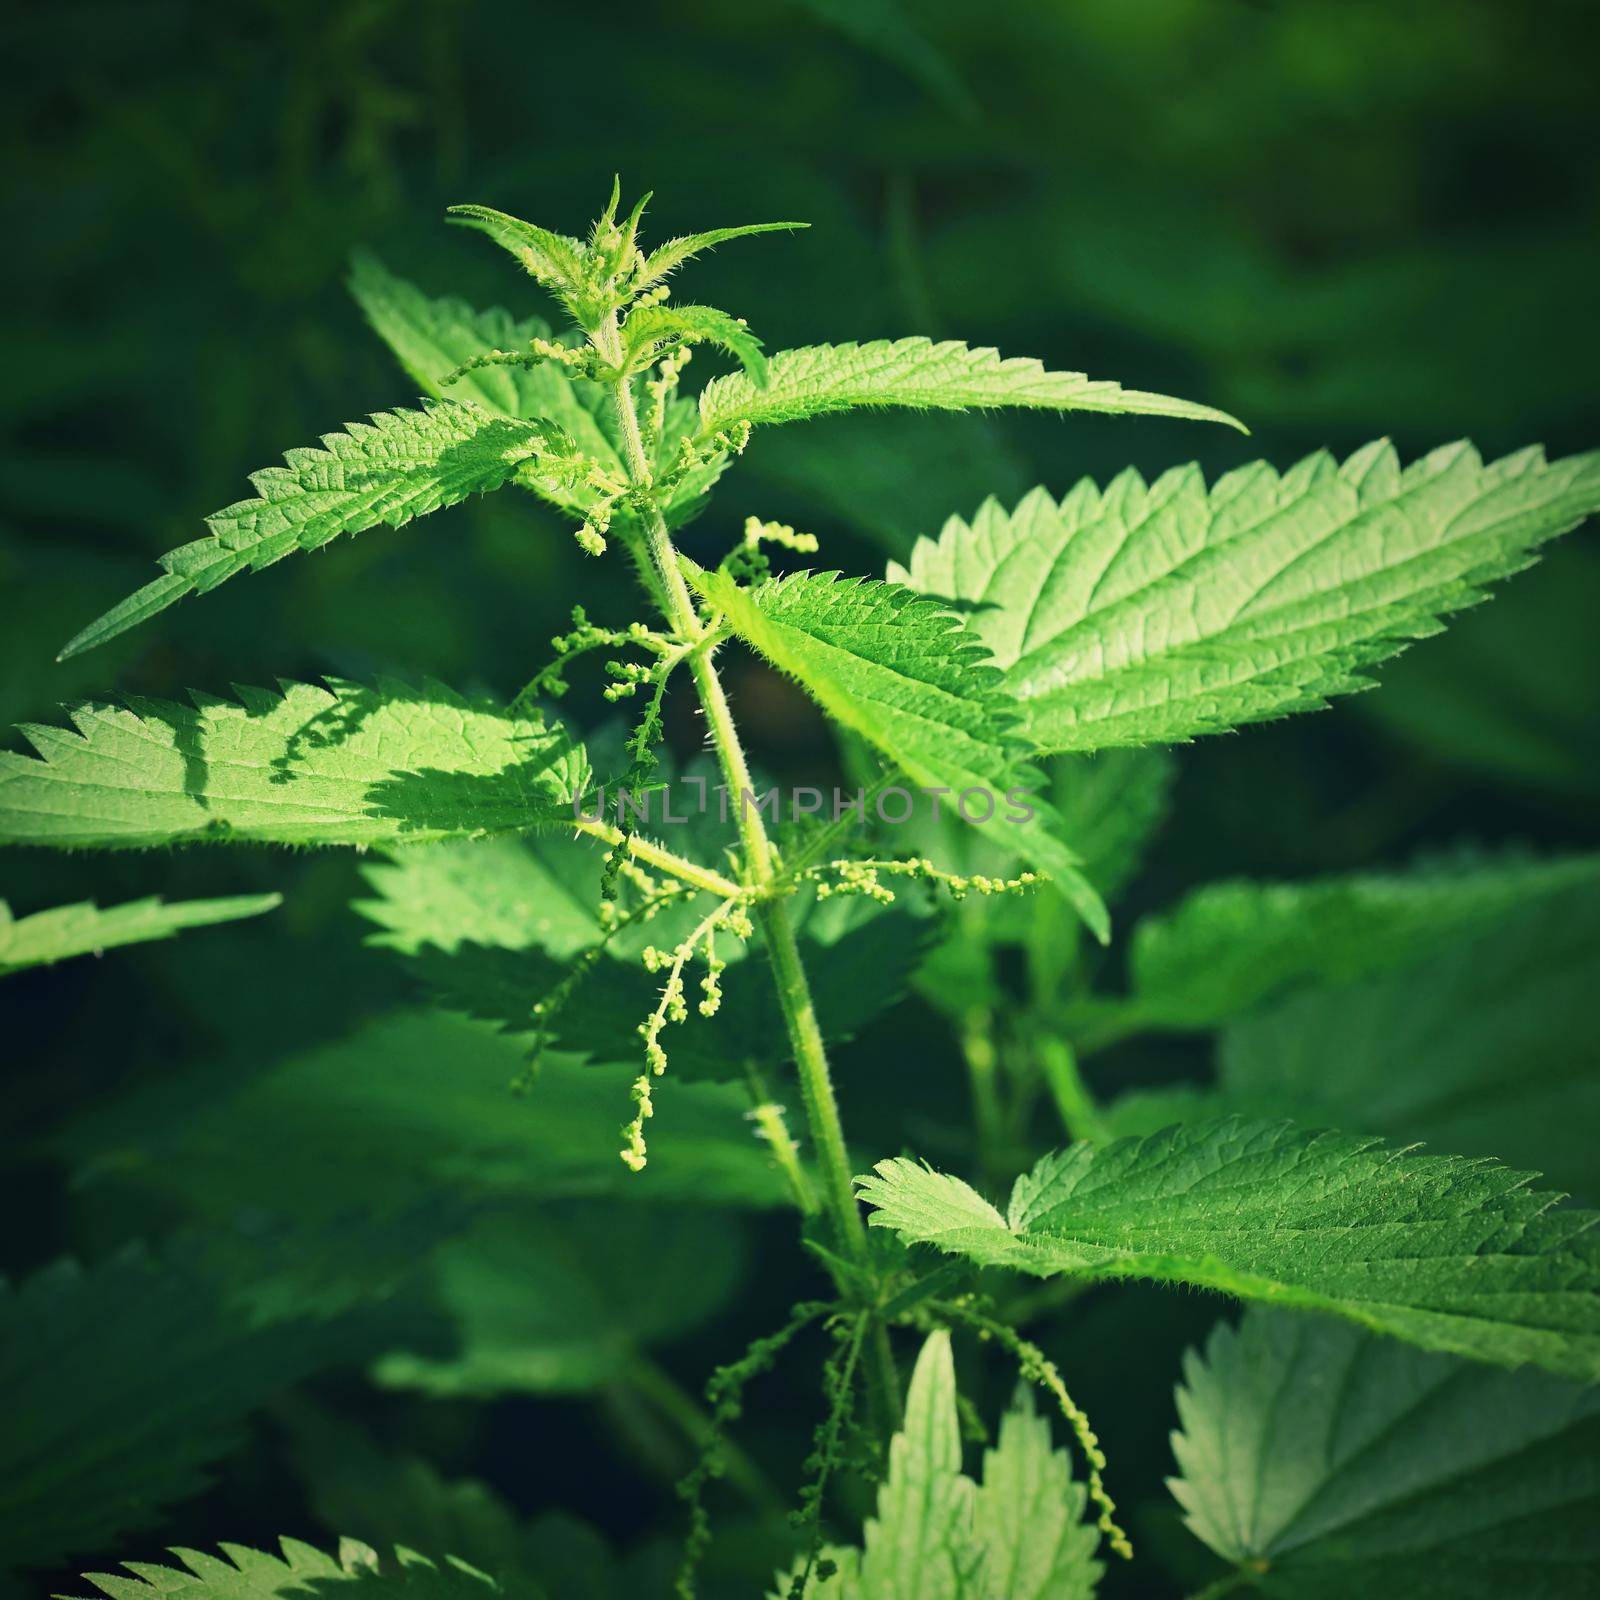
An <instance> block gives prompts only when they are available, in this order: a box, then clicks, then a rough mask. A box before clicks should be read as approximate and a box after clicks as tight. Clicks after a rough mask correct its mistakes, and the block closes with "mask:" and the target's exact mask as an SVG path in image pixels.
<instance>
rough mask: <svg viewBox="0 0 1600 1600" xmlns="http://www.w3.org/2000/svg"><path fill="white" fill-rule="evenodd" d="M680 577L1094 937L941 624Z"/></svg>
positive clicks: (858, 603)
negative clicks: (963, 815) (1035, 870)
mask: <svg viewBox="0 0 1600 1600" xmlns="http://www.w3.org/2000/svg"><path fill="white" fill-rule="evenodd" d="M690 576H691V577H692V579H693V581H694V583H695V585H696V587H697V588H698V589H699V590H700V592H701V593H702V594H703V595H704V596H705V597H706V599H707V600H709V601H710V602H711V604H712V606H713V607H715V609H716V610H717V611H718V612H719V613H720V614H721V615H722V616H723V617H724V619H725V620H726V622H727V624H728V626H729V627H731V628H733V629H734V630H735V631H736V632H737V633H738V634H739V635H740V637H742V638H744V639H746V640H747V641H749V643H750V644H752V645H753V646H754V647H755V648H756V649H758V650H759V651H760V652H761V653H762V654H763V655H764V656H766V657H767V659H768V660H770V661H771V662H772V663H773V664H774V665H775V666H777V667H779V668H780V669H781V670H782V671H784V672H787V673H788V674H789V675H790V676H792V677H794V678H795V679H796V680H797V681H798V682H799V683H800V684H801V685H802V686H803V687H804V688H805V690H806V692H807V693H808V694H810V695H811V696H812V697H813V698H814V699H816V700H817V701H818V702H819V703H820V704H821V705H822V706H823V708H824V709H825V710H826V711H827V712H828V713H829V715H831V716H832V717H834V718H835V719H837V720H838V721H839V722H841V723H842V724H843V725H844V726H845V727H846V728H848V729H850V730H851V731H852V732H853V733H856V734H859V735H860V736H861V737H862V738H864V739H866V740H867V741H869V742H870V743H871V744H873V745H875V746H876V747H877V748H878V749H879V750H881V751H882V752H883V753H884V754H885V755H886V756H887V757H888V758H889V759H890V761H892V762H893V763H894V764H895V766H896V767H898V768H899V769H900V770H901V771H903V772H904V773H905V774H906V775H907V776H908V777H910V778H911V779H912V781H913V782H914V783H916V784H917V786H918V787H919V788H921V789H923V790H928V791H934V792H935V793H936V796H937V799H936V801H935V802H934V803H937V804H938V805H940V806H941V807H944V808H946V809H950V810H955V809H956V808H958V807H962V806H965V807H966V808H967V809H968V810H970V811H973V812H978V813H980V817H979V818H975V819H974V824H975V826H977V827H979V828H980V829H981V830H982V831H983V832H984V833H986V834H987V835H988V836H989V837H991V838H993V839H996V840H999V841H1000V842H1001V843H1002V844H1004V845H1005V846H1007V847H1008V848H1009V849H1011V850H1014V851H1016V853H1017V854H1019V855H1022V856H1023V857H1024V858H1025V859H1027V860H1029V861H1031V862H1032V863H1033V864H1034V865H1036V866H1039V867H1041V868H1043V869H1044V870H1046V871H1047V872H1049V873H1050V874H1051V875H1052V877H1053V878H1054V880H1055V881H1056V883H1057V884H1058V885H1059V886H1060V887H1061V888H1062V889H1063V890H1064V891H1065V892H1066V893H1068V894H1070V895H1071V896H1072V899H1073V903H1074V904H1075V905H1076V906H1078V907H1079V908H1080V910H1081V911H1082V913H1083V915H1084V918H1085V920H1086V921H1088V922H1089V923H1090V925H1091V926H1092V927H1094V928H1095V929H1096V930H1097V931H1098V932H1099V933H1100V934H1101V935H1102V936H1104V934H1105V933H1106V931H1107V929H1108V923H1107V920H1106V915H1105V909H1104V907H1103V906H1102V905H1101V904H1100V902H1099V899H1098V897H1097V896H1096V895H1095V893H1094V890H1093V889H1092V888H1091V887H1090V885H1089V884H1088V882H1087V880H1085V879H1084V878H1083V876H1082V874H1081V873H1080V872H1079V871H1078V870H1077V858H1076V857H1075V856H1074V855H1073V853H1072V852H1071V851H1070V850H1069V849H1068V848H1067V847H1066V846H1065V845H1063V844H1062V843H1061V841H1060V839H1059V837H1058V836H1057V834H1056V833H1055V832H1053V831H1052V830H1051V828H1050V827H1049V823H1050V820H1051V813H1050V808H1049V806H1048V803H1047V802H1045V801H1044V800H1043V799H1042V798H1040V797H1039V795H1038V790H1039V788H1040V787H1041V784H1040V780H1039V779H1038V777H1037V776H1036V774H1035V773H1034V772H1033V770H1032V769H1031V768H1030V767H1029V766H1028V764H1027V759H1026V757H1027V751H1026V746H1025V745H1023V744H1021V743H1020V742H1019V740H1018V738H1017V736H1016V732H1015V728H1016V722H1017V717H1016V713H1015V710H1014V709H1013V707H1012V705H1011V704H1010V702H1008V700H1007V699H1006V697H1005V696H1004V695H1003V694H1002V693H1001V692H1000V679H999V676H998V674H996V673H995V671H994V670H993V668H992V667H991V666H990V664H989V661H988V658H987V656H986V655H985V653H984V651H983V650H982V649H981V648H980V647H977V646H975V645H974V644H973V643H972V641H971V640H970V639H968V638H967V637H966V635H965V634H964V633H963V631H962V630H961V629H960V627H959V626H957V625H956V624H955V623H954V622H953V621H952V620H951V618H950V617H949V616H948V615H946V614H945V613H944V612H943V611H941V610H940V609H939V608H938V607H937V606H933V605H929V604H928V603H926V602H925V601H921V600H919V599H918V598H917V597H916V596H915V595H913V594H911V593H910V592H909V591H908V590H905V589H903V588H901V587H899V586H898V585H896V584H887V583H873V582H871V581H869V580H866V579H860V578H842V577H839V576H838V575H837V574H832V573H821V574H818V573H799V574H796V575H795V576H793V577H790V578H785V579H783V580H781V581H779V582H769V583H765V584H763V585H761V586H760V587H759V588H756V589H754V590H749V589H743V588H741V587H740V586H739V585H738V584H736V583H735V582H734V581H733V580H732V579H731V578H730V577H729V576H728V575H727V574H726V573H722V572H716V573H711V572H703V571H700V570H699V569H692V570H691V573H690ZM968 791H973V792H976V794H977V795H978V796H979V801H973V800H971V799H969V798H968V794H967V792H968ZM980 801H981V802H982V804H981V805H980V803H979V802H980ZM926 803H927V802H925V801H923V800H922V799H921V798H920V797H914V799H913V805H914V806H915V805H918V804H926ZM898 809H899V810H900V811H902V812H903V811H904V807H903V806H900V807H898ZM985 813H986V814H985Z"/></svg>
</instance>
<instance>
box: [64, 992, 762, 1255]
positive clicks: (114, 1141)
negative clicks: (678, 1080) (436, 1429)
mask: <svg viewBox="0 0 1600 1600" xmlns="http://www.w3.org/2000/svg"><path fill="white" fill-rule="evenodd" d="M526 1067H527V1061H526V1059H525V1057H524V1055H523V1052H522V1050H521V1048H520V1047H519V1046H518V1045H517V1044H516V1043H515V1042H514V1041H512V1040H510V1039H507V1038H505V1037H504V1036H501V1035H497V1034H495V1033H494V1032H492V1031H491V1030H490V1029H487V1028H484V1027H482V1026H480V1025H477V1024H474V1023H471V1022H468V1021H466V1020H465V1019H463V1018H460V1017H455V1016H449V1015H446V1014H444V1013H442V1012H438V1011H421V1010H418V1011H409V1012H407V1011H402V1012H396V1013H390V1014H387V1015H383V1016H379V1017H377V1018H374V1019H373V1020H371V1021H369V1022H366V1023H364V1024H363V1026H361V1027H360V1028H358V1029H357V1030H356V1031H354V1032H353V1033H351V1034H350V1035H349V1036H348V1037H346V1038H343V1039H339V1040H336V1041H334V1042H333V1043H331V1044H328V1045H324V1046H322V1047H320V1048H316V1049H308V1050H305V1051H303V1052H300V1053H297V1054H294V1055H291V1056H287V1057H285V1058H284V1059H282V1060H279V1061H275V1062H273V1063H271V1064H270V1065H269V1066H266V1067H264V1068H261V1069H259V1070H257V1071H255V1072H253V1073H250V1074H248V1075H246V1076H245V1077H244V1078H243V1079H242V1080H238V1081H235V1080H234V1079H232V1078H231V1077H230V1076H229V1075H228V1074H225V1073H220V1072H219V1071H218V1070H217V1067H216V1065H215V1064H214V1063H213V1062H209V1061H208V1062H204V1063H202V1064H201V1065H199V1066H197V1067H195V1068H194V1069H193V1070H191V1071H187V1072H186V1073H185V1074H184V1075H183V1077H182V1078H181V1079H180V1080H178V1083H179V1088H180V1091H181V1092H180V1093H178V1094H177V1095H176V1096H175V1095H174V1092H173V1086H172V1084H170V1083H166V1084H155V1083H152V1084H150V1085H149V1086H148V1088H147V1089H146V1090H144V1091H142V1092H137V1091H136V1092H130V1093H126V1094H124V1095H123V1096H121V1097H120V1098H119V1099H117V1100H116V1101H115V1102H107V1103H105V1104H103V1105H99V1106H90V1107H88V1108H86V1109H85V1111H84V1112H83V1113H82V1114H81V1115H80V1116H79V1118H78V1119H77V1120H76V1122H75V1123H74V1124H73V1125H71V1126H69V1127H68V1128H67V1130H66V1131H65V1133H64V1134H63V1135H62V1136H61V1137H60V1139H59V1140H58V1141H57V1142H56V1148H57V1150H58V1151H59V1152H60V1154H61V1155H62V1157H63V1158H64V1159H65V1160H67V1161H68V1162H70V1164H71V1165H72V1166H73V1168H74V1169H75V1170H76V1171H77V1172H78V1173H79V1174H80V1181H81V1185H82V1187H83V1189H84V1192H85V1195H86V1203H87V1199H89V1198H92V1191H94V1190H95V1189H96V1188H98V1189H99V1191H100V1193H101V1194H102V1195H105V1194H109V1195H110V1197H111V1198H110V1200H109V1202H108V1203H109V1204H111V1205H116V1204H117V1203H118V1202H119V1200H120V1198H121V1196H122V1195H123V1194H124V1193H125V1192H126V1191H128V1190H129V1189H131V1190H133V1191H134V1192H135V1193H136V1194H149V1195H151V1196H153V1197H154V1198H155V1199H157V1200H160V1201H161V1202H163V1203H165V1204H177V1205H181V1206H183V1207H185V1208H186V1209H188V1210H190V1211H196V1212H200V1213H203V1214H205V1215H208V1216H231V1215H236V1214H239V1213H241V1212H243V1213H245V1214H248V1215H255V1214H260V1213H262V1212H266V1213H268V1214H273V1215H287V1216H292V1217H295V1218H302V1219H304V1220H305V1221H306V1223H307V1224H308V1227H310V1228H314V1229H317V1230H324V1229H327V1228H328V1227H329V1226H330V1225H331V1224H333V1223H336V1222H337V1220H338V1219H339V1218H341V1217H344V1216H346V1215H348V1214H349V1213H350V1212H352V1211H354V1210H359V1209H363V1208H371V1207H373V1206H376V1205H383V1206H386V1207H390V1208H393V1209H397V1210H398V1209H402V1208H405V1207H409V1206H412V1205H415V1204H422V1205H426V1206H430V1207H432V1208H435V1209H437V1208H438V1207H439V1205H440V1204H441V1202H454V1203H458V1204H460V1205H463V1206H465V1205H473V1206H477V1205H481V1204H483V1203H485V1202H488V1201H493V1200H504V1201H506V1202H508V1203H509V1204H511V1205H513V1206H525V1205H527V1204H528V1203H530V1202H546V1201H554V1200H567V1199H573V1198H583V1199H587V1198H590V1197H595V1196H609V1197H613V1198H617V1199H622V1200H627V1201H629V1202H632V1203H634V1204H641V1203H642V1204H644V1205H652V1204H655V1205H665V1204H669V1203H670V1204H683V1205H694V1206H717V1205H729V1206H740V1207H743V1206H757V1207H769V1206H785V1205H788V1204H790V1203H791V1200H790V1196H789V1193H788V1190H787V1186H786V1184H785V1182H784V1179H783V1177H782V1175H781V1174H780V1173H779V1172H778V1171H777V1170H776V1169H775V1168H774V1165H773V1163H772V1160H771V1157H770V1155H769V1154H768V1152H767V1150H766V1149H765V1147H764V1146H763V1145H762V1143H761V1141H760V1140H759V1138H758V1137H757V1135H756V1132H755V1129H754V1128H753V1127H752V1125H751V1123H750V1121H749V1118H748V1117H747V1116H746V1112H748V1110H749V1109H750V1096H749V1093H748V1090H747V1089H746V1088H745V1087H744V1086H743V1085H739V1086H737V1087H736V1086H734V1085H731V1084H709V1083H682V1084H677V1085H675V1086H673V1087H672V1092H671V1095H670V1097H669V1096H668V1095H667V1094H665V1093H663V1095H662V1097H661V1099H662V1103H661V1107H660V1110H659V1111H658V1113H657V1115H656V1118H655V1121H654V1122H653V1124H652V1132H651V1136H650V1149H651V1160H650V1165H649V1168H648V1170H647V1171H645V1172H643V1173H638V1174H635V1173H630V1172H629V1171H628V1170H627V1169H626V1168H625V1167H624V1166H623V1165H622V1163H621V1162H620V1161H618V1160H617V1128H618V1125H619V1124H620V1122H621V1121H622V1119H623V1117H624V1116H625V1114H626V1108H627V1106H628V1085H629V1084H630V1083H631V1082H632V1080H633V1079H634V1078H635V1077H636V1076H637V1075H638V1070H639V1069H638V1066H637V1064H635V1063H630V1064H628V1065H626V1066H589V1065H581V1064H579V1063H578V1062H575V1061H573V1060H572V1059H571V1058H559V1057H549V1058H547V1059H546V1061H545V1063H544V1065H543V1067H542V1069H541V1071H540V1074H539V1078H538V1081H537V1082H536V1083H535V1084H533V1085H532V1087H531V1088H530V1090H529V1092H528V1093H527V1094H526V1095H514V1094H512V1093H511V1090H510V1085H511V1084H512V1083H513V1082H515V1081H516V1080H517V1079H518V1078H520V1077H523V1076H524V1075H525V1073H526ZM175 1105H176V1107H177V1108H178V1109H177V1110H175ZM241 1128H248V1129H249V1130H250V1137H249V1138H247V1139H241V1138H240V1137H239V1130H240V1129H241Z"/></svg>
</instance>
